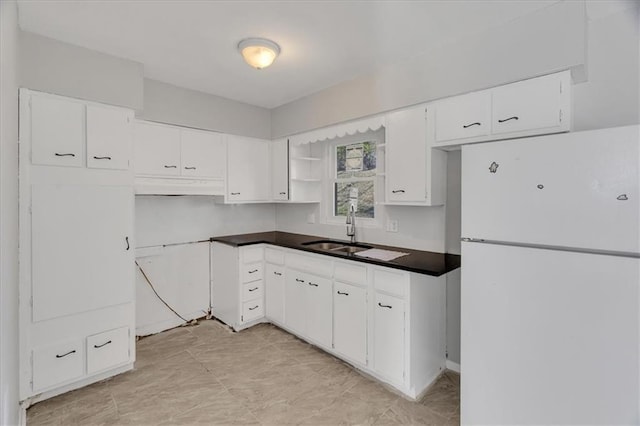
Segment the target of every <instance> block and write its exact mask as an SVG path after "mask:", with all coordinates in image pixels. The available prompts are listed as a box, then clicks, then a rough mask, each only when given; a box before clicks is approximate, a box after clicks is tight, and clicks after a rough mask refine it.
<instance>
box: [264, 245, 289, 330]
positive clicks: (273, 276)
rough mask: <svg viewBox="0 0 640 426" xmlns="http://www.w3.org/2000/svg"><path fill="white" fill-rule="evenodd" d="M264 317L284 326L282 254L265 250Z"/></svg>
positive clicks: (283, 270)
mask: <svg viewBox="0 0 640 426" xmlns="http://www.w3.org/2000/svg"><path fill="white" fill-rule="evenodd" d="M264 260H265V277H264V283H265V316H266V317H267V319H268V320H270V321H272V322H274V323H276V324H284V321H285V316H284V298H285V286H286V281H285V280H286V275H285V268H284V252H282V251H280V250H276V249H274V248H271V247H267V248H265V251H264Z"/></svg>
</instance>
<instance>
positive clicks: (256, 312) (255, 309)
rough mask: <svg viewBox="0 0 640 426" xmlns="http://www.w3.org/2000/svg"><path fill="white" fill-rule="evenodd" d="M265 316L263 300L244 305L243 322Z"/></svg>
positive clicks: (251, 301)
mask: <svg viewBox="0 0 640 426" xmlns="http://www.w3.org/2000/svg"><path fill="white" fill-rule="evenodd" d="M263 316H264V302H263V301H262V299H256V300H250V301H248V302H244V303H243V304H242V322H249V321H253V320H256V319H258V318H261V317H263Z"/></svg>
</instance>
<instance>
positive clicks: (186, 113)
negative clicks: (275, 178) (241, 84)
mask: <svg viewBox="0 0 640 426" xmlns="http://www.w3.org/2000/svg"><path fill="white" fill-rule="evenodd" d="M138 117H139V118H142V119H144V120H151V121H159V122H164V123H171V124H177V125H179V126H187V127H196V128H199V129H207V130H215V131H218V132H223V133H231V134H235V135H243V136H252V137H256V138H267V139H269V138H270V137H271V112H270V111H269V110H268V109H266V108H261V107H257V106H253V105H249V104H245V103H242V102H237V101H232V100H229V99H225V98H221V97H219V96H213V95H209V94H207V93H202V92H197V91H195V90H189V89H184V88H181V87H177V86H173V85H171V84H167V83H162V82H160V81H155V80H150V79H145V80H144V108H143V109H142V111H141V112H140V113H139V114H138Z"/></svg>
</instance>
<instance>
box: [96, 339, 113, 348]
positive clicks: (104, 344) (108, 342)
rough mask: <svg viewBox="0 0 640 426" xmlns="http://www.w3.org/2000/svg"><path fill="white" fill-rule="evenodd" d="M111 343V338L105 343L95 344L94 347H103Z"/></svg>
mask: <svg viewBox="0 0 640 426" xmlns="http://www.w3.org/2000/svg"><path fill="white" fill-rule="evenodd" d="M110 343H111V340H109V341H107V342H104V343H103V344H101V345H93V347H94V348H96V349H100V348H101V347H103V346H107V345H108V344H110Z"/></svg>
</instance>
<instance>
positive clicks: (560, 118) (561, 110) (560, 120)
mask: <svg viewBox="0 0 640 426" xmlns="http://www.w3.org/2000/svg"><path fill="white" fill-rule="evenodd" d="M560 122H561V123H562V110H560Z"/></svg>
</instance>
